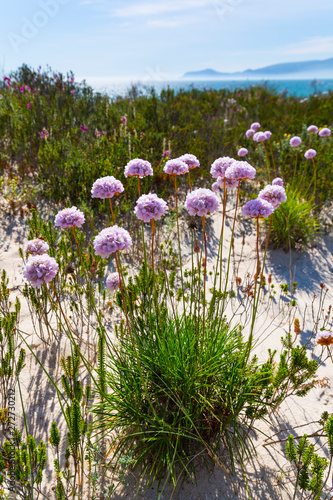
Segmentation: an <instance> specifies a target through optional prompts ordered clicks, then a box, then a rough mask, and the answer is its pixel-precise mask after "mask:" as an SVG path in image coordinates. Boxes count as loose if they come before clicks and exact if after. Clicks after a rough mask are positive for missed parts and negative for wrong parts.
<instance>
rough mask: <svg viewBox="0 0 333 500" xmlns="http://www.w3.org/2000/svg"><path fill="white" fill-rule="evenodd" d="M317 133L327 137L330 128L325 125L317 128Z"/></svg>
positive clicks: (329, 133)
mask: <svg viewBox="0 0 333 500" xmlns="http://www.w3.org/2000/svg"><path fill="white" fill-rule="evenodd" d="M319 135H320V137H329V136H330V135H331V130H330V129H329V128H327V127H324V128H322V129H321V130H319Z"/></svg>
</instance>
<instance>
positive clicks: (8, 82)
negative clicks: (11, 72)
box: [4, 76, 11, 87]
mask: <svg viewBox="0 0 333 500" xmlns="http://www.w3.org/2000/svg"><path fill="white" fill-rule="evenodd" d="M4 82H5V83H7V85H8V86H9V87H10V85H11V83H10V78H8V76H5V78H4Z"/></svg>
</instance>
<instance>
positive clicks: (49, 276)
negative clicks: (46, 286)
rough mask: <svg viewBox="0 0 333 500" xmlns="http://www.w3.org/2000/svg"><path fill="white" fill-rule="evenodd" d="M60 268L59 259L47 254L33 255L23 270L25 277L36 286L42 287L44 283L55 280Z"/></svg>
mask: <svg viewBox="0 0 333 500" xmlns="http://www.w3.org/2000/svg"><path fill="white" fill-rule="evenodd" d="M58 270H59V266H58V264H57V261H56V260H55V259H54V258H53V257H50V256H49V255H47V254H44V255H35V256H34V257H31V258H30V259H29V261H28V263H27V265H26V266H25V269H24V271H23V276H24V278H25V279H26V280H27V281H29V282H30V284H31V286H33V287H34V288H40V287H41V286H42V285H43V283H49V282H50V281H52V280H53V278H54V277H55V275H56V274H57V272H58Z"/></svg>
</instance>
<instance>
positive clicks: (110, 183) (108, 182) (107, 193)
mask: <svg viewBox="0 0 333 500" xmlns="http://www.w3.org/2000/svg"><path fill="white" fill-rule="evenodd" d="M123 191H124V186H123V185H122V183H121V182H120V181H118V179H116V178H115V177H113V175H108V176H106V177H101V178H100V179H97V181H95V182H94V184H93V186H92V188H91V197H92V198H101V199H102V200H104V199H105V198H113V196H115V195H116V194H119V193H122V192H123Z"/></svg>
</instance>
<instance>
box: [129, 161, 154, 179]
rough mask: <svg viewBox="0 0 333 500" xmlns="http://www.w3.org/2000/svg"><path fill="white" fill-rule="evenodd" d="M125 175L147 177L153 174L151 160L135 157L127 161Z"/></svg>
mask: <svg viewBox="0 0 333 500" xmlns="http://www.w3.org/2000/svg"><path fill="white" fill-rule="evenodd" d="M124 173H125V177H140V179H142V178H143V177H147V175H153V169H152V168H151V164H150V163H149V161H146V160H140V158H135V159H134V160H131V161H129V162H128V163H127V165H126V167H125V172H124Z"/></svg>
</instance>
